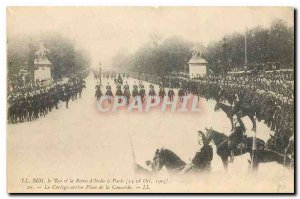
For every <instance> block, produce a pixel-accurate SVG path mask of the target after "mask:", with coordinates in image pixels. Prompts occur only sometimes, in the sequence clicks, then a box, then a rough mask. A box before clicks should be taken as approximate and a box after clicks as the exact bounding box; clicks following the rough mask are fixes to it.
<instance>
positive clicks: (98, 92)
mask: <svg viewBox="0 0 300 199" xmlns="http://www.w3.org/2000/svg"><path fill="white" fill-rule="evenodd" d="M95 89H96V91H95V97H96V98H97V100H99V99H100V98H101V97H102V92H101V86H100V83H99V82H97V85H96V86H95Z"/></svg>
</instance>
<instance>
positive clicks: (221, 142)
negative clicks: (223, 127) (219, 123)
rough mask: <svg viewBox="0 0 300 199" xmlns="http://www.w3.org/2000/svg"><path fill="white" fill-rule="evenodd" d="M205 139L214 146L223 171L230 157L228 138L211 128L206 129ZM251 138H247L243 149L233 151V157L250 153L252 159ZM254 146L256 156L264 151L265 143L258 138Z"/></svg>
mask: <svg viewBox="0 0 300 199" xmlns="http://www.w3.org/2000/svg"><path fill="white" fill-rule="evenodd" d="M206 131H207V132H206V137H207V141H208V143H210V142H211V141H212V142H213V143H214V144H215V145H216V149H217V151H216V152H217V154H218V155H219V156H220V157H221V159H222V163H223V166H224V168H225V170H226V169H227V167H228V157H229V156H230V149H229V146H228V137H227V136H226V135H225V134H224V133H220V132H217V131H215V130H213V129H212V128H210V129H207V128H206ZM253 139H254V138H253V137H248V138H247V140H246V143H245V148H236V149H235V150H234V156H239V155H243V154H245V153H250V156H251V159H252V145H253ZM256 146H257V151H258V154H260V152H261V151H262V150H264V147H265V142H264V141H263V140H261V139H259V138H256ZM259 157H260V155H259Z"/></svg>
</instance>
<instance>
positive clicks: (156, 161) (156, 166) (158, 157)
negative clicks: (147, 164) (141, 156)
mask: <svg viewBox="0 0 300 199" xmlns="http://www.w3.org/2000/svg"><path fill="white" fill-rule="evenodd" d="M163 151H164V149H163V148H161V149H157V150H156V151H155V154H154V157H153V171H154V172H158V171H160V170H161V168H162V167H163V166H164V158H163V155H162V152H163Z"/></svg>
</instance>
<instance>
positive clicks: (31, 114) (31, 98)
mask: <svg viewBox="0 0 300 199" xmlns="http://www.w3.org/2000/svg"><path fill="white" fill-rule="evenodd" d="M83 88H85V81H84V80H83V79H82V78H81V77H77V76H72V77H71V78H70V79H69V80H68V82H62V81H57V82H52V81H49V80H48V81H42V82H40V83H38V84H35V85H33V84H31V83H29V84H25V85H17V86H16V84H14V86H13V87H11V89H10V90H9V93H8V121H9V122H11V123H18V122H25V121H32V120H36V119H38V118H39V117H41V116H44V117H45V116H46V115H47V114H48V113H49V112H51V111H52V110H53V109H58V103H59V102H60V101H64V102H66V108H68V103H69V101H70V99H72V100H75V99H77V96H78V97H79V98H81V92H82V90H83Z"/></svg>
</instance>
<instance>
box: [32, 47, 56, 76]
mask: <svg viewBox="0 0 300 199" xmlns="http://www.w3.org/2000/svg"><path fill="white" fill-rule="evenodd" d="M48 53H49V50H48V49H46V48H45V47H44V46H43V45H42V44H41V45H40V48H39V50H38V51H36V52H35V54H34V81H36V80H39V81H42V80H49V79H50V80H51V68H52V63H51V62H50V61H49V59H48V58H47V54H48Z"/></svg>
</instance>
